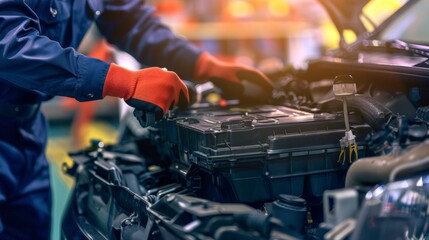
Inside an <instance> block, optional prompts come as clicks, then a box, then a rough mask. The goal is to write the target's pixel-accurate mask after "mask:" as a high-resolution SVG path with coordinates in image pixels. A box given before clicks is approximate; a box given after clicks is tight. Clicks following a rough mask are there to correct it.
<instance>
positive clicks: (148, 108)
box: [103, 63, 189, 117]
mask: <svg viewBox="0 0 429 240" xmlns="http://www.w3.org/2000/svg"><path fill="white" fill-rule="evenodd" d="M104 96H113V97H120V98H123V99H124V100H125V102H126V103H127V104H128V105H130V106H131V107H134V108H136V109H139V110H143V111H145V112H153V113H161V114H162V115H161V117H162V116H163V115H165V113H166V112H167V110H168V109H170V108H172V107H173V106H175V105H177V104H178V103H179V100H180V101H183V100H185V101H186V103H188V102H189V94H188V88H187V87H186V85H185V84H184V83H183V82H182V80H180V78H179V77H178V76H177V74H176V73H174V72H171V71H167V70H164V69H161V68H156V67H153V68H146V69H142V70H139V71H131V70H128V69H125V68H123V67H120V66H118V65H116V64H113V63H112V64H110V68H109V71H108V72H107V76H106V80H105V82H104V88H103V97H104Z"/></svg>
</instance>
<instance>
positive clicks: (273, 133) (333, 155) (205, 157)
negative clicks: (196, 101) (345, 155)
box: [150, 106, 371, 203]
mask: <svg viewBox="0 0 429 240" xmlns="http://www.w3.org/2000/svg"><path fill="white" fill-rule="evenodd" d="M350 121H351V130H352V131H353V132H354V134H355V135H356V139H357V142H360V148H359V149H358V150H359V154H360V155H362V156H364V155H365V154H366V147H365V146H366V145H365V143H364V142H363V140H364V139H365V136H366V135H367V134H368V133H369V132H370V131H371V128H370V127H369V126H368V125H366V124H362V123H361V119H360V118H359V117H358V116H356V115H352V116H350ZM151 132H152V133H151V134H150V138H151V139H152V142H153V143H154V145H155V146H156V148H157V149H158V152H159V153H160V154H164V155H168V157H169V158H170V159H171V161H172V164H171V170H172V171H173V172H175V173H177V174H178V175H180V176H181V178H182V179H186V181H187V185H188V187H191V188H193V189H194V190H195V191H197V194H199V195H200V196H204V197H207V198H208V199H214V200H217V201H221V202H223V201H233V202H243V203H257V202H264V201H272V200H275V199H276V197H277V196H278V195H279V194H292V195H296V196H299V195H302V194H303V193H304V186H305V185H306V186H309V187H308V188H309V189H308V194H309V195H313V196H320V197H321V196H322V193H323V191H324V190H326V189H333V188H339V187H342V186H343V179H342V177H343V176H344V174H345V171H346V170H347V168H348V164H341V163H337V159H338V156H339V154H340V149H339V148H338V142H337V141H336V140H335V139H339V138H341V137H342V136H343V134H344V121H343V119H342V118H341V117H340V116H337V115H333V114H312V113H308V112H303V111H299V110H296V109H292V108H287V107H275V106H260V107H252V108H238V107H229V108H203V109H190V110H189V111H187V112H178V113H176V115H175V116H172V117H170V118H169V119H167V120H165V121H162V122H160V123H159V124H158V125H156V126H155V128H154V129H151ZM202 186H204V187H202Z"/></svg>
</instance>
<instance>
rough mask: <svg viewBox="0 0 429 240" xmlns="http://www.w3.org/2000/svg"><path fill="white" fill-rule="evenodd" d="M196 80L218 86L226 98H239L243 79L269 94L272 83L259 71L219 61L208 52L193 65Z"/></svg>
mask: <svg viewBox="0 0 429 240" xmlns="http://www.w3.org/2000/svg"><path fill="white" fill-rule="evenodd" d="M194 76H195V80H196V81H197V82H202V81H211V82H213V84H215V85H216V86H217V87H219V88H220V89H221V90H222V92H223V94H224V96H225V97H226V98H229V99H231V98H240V97H241V95H242V94H243V91H244V87H243V82H242V81H243V80H248V81H249V82H251V83H253V84H256V85H258V86H259V87H261V88H262V89H263V90H264V91H266V92H267V93H269V94H271V92H272V91H273V84H272V82H271V81H270V80H269V79H268V77H267V76H265V74H263V73H262V72H261V71H259V70H257V69H255V68H252V67H247V66H244V65H241V64H236V63H227V62H223V61H220V60H219V59H217V58H215V57H214V56H212V55H211V54H210V53H208V52H204V53H202V54H201V55H200V56H199V57H198V59H197V62H196V65H195V74H194Z"/></svg>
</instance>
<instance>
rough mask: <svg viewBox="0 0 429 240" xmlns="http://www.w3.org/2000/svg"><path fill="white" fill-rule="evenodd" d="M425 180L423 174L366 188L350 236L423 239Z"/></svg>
mask: <svg viewBox="0 0 429 240" xmlns="http://www.w3.org/2000/svg"><path fill="white" fill-rule="evenodd" d="M426 147H427V146H426ZM428 180H429V178H428V176H427V175H426V174H425V175H423V176H418V177H414V178H412V179H407V180H402V181H397V182H391V183H388V184H385V185H379V186H377V187H375V188H373V189H372V190H371V191H369V192H368V193H367V194H366V200H365V203H364V204H363V207H362V209H361V211H360V213H359V217H358V219H357V224H356V228H355V230H354V232H353V235H352V237H351V239H352V240H357V239H426V238H427V236H428V233H429V228H428V226H429V225H428V223H429V216H428V211H427V209H428V202H429V201H428V196H429V193H428V183H429V181H428Z"/></svg>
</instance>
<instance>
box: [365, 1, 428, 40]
mask: <svg viewBox="0 0 429 240" xmlns="http://www.w3.org/2000/svg"><path fill="white" fill-rule="evenodd" d="M428 9H429V1H427V0H420V1H417V0H413V1H411V2H410V6H408V7H407V8H406V9H404V11H401V12H399V14H397V15H396V16H395V17H394V18H392V19H391V20H390V21H388V22H387V23H386V25H385V26H383V27H382V29H381V30H380V31H379V32H378V33H377V34H376V35H374V36H373V37H372V38H373V39H377V40H381V41H392V40H402V41H404V42H407V43H416V44H422V45H429V33H428V28H429V16H428V13H427V11H428Z"/></svg>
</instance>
